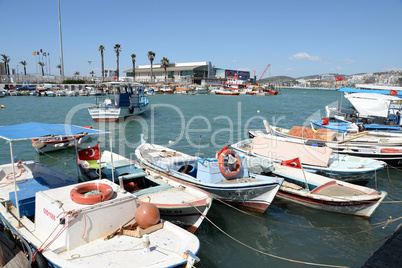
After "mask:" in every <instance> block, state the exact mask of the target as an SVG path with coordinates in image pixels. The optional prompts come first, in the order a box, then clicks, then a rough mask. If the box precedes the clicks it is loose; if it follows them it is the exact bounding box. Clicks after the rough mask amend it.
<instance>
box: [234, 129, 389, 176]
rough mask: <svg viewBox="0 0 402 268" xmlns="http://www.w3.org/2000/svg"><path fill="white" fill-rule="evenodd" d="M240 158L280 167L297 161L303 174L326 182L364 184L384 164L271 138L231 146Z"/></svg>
mask: <svg viewBox="0 0 402 268" xmlns="http://www.w3.org/2000/svg"><path fill="white" fill-rule="evenodd" d="M231 146H232V148H233V149H234V150H236V151H237V152H239V153H240V154H241V155H252V156H255V157H257V158H260V159H261V160H266V161H271V162H277V163H280V162H281V161H282V160H283V159H293V158H296V157H299V158H300V161H301V163H302V164H303V167H304V168H305V170H306V171H308V172H312V173H318V174H321V175H324V176H327V177H330V178H334V179H338V180H342V181H348V182H353V183H360V184H365V183H367V182H368V181H369V180H371V179H372V178H373V177H374V176H376V173H377V172H378V171H379V170H381V169H383V168H384V167H385V166H386V163H385V162H383V161H379V160H374V159H371V158H363V157H357V156H351V155H346V154H336V153H333V150H332V149H331V148H328V147H325V146H324V147H318V146H310V145H307V144H299V143H294V142H289V141H283V140H280V139H276V138H275V137H271V136H255V137H254V138H253V139H247V140H244V141H240V142H238V143H235V144H232V145H231Z"/></svg>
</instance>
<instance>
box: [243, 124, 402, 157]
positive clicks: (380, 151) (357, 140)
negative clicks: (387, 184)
mask: <svg viewBox="0 0 402 268" xmlns="http://www.w3.org/2000/svg"><path fill="white" fill-rule="evenodd" d="M267 132H268V133H264V132H262V131H261V130H249V136H250V137H255V136H259V137H275V138H276V139H277V140H282V141H288V142H294V143H299V144H306V145H315V146H321V147H322V146H327V147H329V148H331V149H332V150H333V152H334V153H340V154H348V155H352V156H359V157H369V158H373V159H377V160H381V161H386V162H388V163H396V164H397V163H398V162H400V161H401V160H402V134H400V133H385V132H374V131H364V132H360V133H355V134H352V133H346V132H344V133H339V132H335V131H332V130H329V129H318V130H316V131H315V132H314V130H312V129H311V128H309V127H299V126H296V127H293V128H292V129H290V130H289V129H286V128H281V127H274V126H269V127H268V129H267Z"/></svg>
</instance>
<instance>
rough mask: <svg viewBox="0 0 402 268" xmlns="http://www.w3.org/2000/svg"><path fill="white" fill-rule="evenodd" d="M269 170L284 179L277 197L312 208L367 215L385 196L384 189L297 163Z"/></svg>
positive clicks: (374, 209) (373, 210)
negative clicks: (368, 186)
mask: <svg viewBox="0 0 402 268" xmlns="http://www.w3.org/2000/svg"><path fill="white" fill-rule="evenodd" d="M284 162H286V161H284ZM296 162H297V160H296ZM272 173H273V174H275V175H277V176H280V177H282V178H284V182H283V183H282V185H281V187H280V188H279V191H278V194H277V197H278V198H281V199H285V200H288V201H291V202H294V203H297V204H300V205H303V206H307V207H310V208H314V209H320V210H326V211H331V212H337V213H342V214H350V215H355V216H361V217H365V218H369V217H371V215H372V214H373V213H374V212H375V211H376V209H377V208H378V206H379V205H380V204H381V202H382V201H383V200H384V198H385V197H386V196H387V193H386V192H384V191H376V190H374V189H371V188H367V187H364V186H360V185H355V184H351V183H348V182H343V181H338V180H335V179H330V178H327V177H324V176H321V175H317V174H312V173H310V172H304V170H303V169H302V167H301V165H300V163H299V165H298V166H297V165H296V166H295V167H289V166H286V165H281V164H275V165H274V169H273V170H272Z"/></svg>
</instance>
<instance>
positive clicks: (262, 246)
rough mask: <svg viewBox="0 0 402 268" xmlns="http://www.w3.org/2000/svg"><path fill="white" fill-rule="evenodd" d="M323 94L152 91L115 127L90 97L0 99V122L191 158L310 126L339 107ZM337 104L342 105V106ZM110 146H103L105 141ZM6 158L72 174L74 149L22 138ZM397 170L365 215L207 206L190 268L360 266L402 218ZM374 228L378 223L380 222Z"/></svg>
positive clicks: (6, 147) (123, 149)
mask: <svg viewBox="0 0 402 268" xmlns="http://www.w3.org/2000/svg"><path fill="white" fill-rule="evenodd" d="M341 96H342V95H341V93H340V92H337V91H330V90H314V89H283V90H282V92H281V95H277V96H249V95H240V96H219V95H154V96H149V99H150V103H151V105H150V108H149V109H148V111H146V112H145V113H144V114H142V115H140V116H133V117H132V118H128V119H127V120H125V121H121V122H107V123H102V122H94V121H92V119H91V117H90V116H89V113H88V110H87V107H89V106H91V105H93V104H94V103H95V97H84V96H78V97H31V96H7V97H5V98H2V99H0V105H4V106H5V108H4V109H1V110H0V125H1V126H4V125H12V124H19V123H26V122H41V123H55V124H74V125H79V126H92V127H93V128H95V129H102V130H107V131H109V132H110V135H102V136H100V137H99V138H98V137H91V138H90V139H89V140H88V141H87V142H86V144H85V145H83V146H81V147H82V148H84V147H85V146H86V145H94V144H96V143H97V142H100V145H101V148H102V149H109V148H110V146H112V147H113V148H112V150H113V152H116V153H118V154H121V155H124V156H126V157H131V158H134V150H135V148H136V147H137V146H138V145H139V143H140V134H145V136H146V138H147V139H148V142H150V143H156V144H160V145H164V146H170V147H172V148H174V149H176V150H178V151H182V152H185V153H187V154H192V155H197V156H200V157H204V156H205V157H213V156H214V155H215V152H216V151H217V150H219V149H221V148H222V147H223V146H224V145H225V144H227V143H229V144H231V143H235V142H237V141H239V140H243V139H246V138H248V134H247V131H248V129H264V125H263V122H262V120H263V119H266V120H267V121H268V122H269V123H270V124H272V125H276V126H281V127H284V128H291V127H292V126H295V125H298V126H301V125H305V126H309V119H310V118H312V119H320V118H321V116H324V115H325V105H332V106H335V105H337V103H339V102H341V100H342V98H341ZM342 104H343V105H344V103H342ZM110 141H111V142H110ZM12 147H13V151H14V156H17V157H18V159H24V160H34V161H37V162H39V163H42V164H43V165H46V166H48V167H51V168H53V169H56V170H58V171H61V172H63V173H66V174H68V175H69V176H71V177H77V176H78V169H77V166H76V162H75V154H74V150H73V149H67V150H63V151H59V152H54V153H51V154H45V155H39V154H37V153H36V152H35V150H34V148H33V147H32V145H31V142H30V141H15V142H13V143H12ZM0 150H1V153H0V164H5V163H9V162H10V161H11V160H10V144H9V143H8V142H6V141H4V140H0ZM401 171H402V167H400V168H398V167H389V168H386V169H383V170H381V171H380V172H379V173H378V174H376V179H373V180H372V181H371V182H369V184H368V185H367V186H368V187H371V188H377V189H378V190H384V191H386V192H388V197H387V198H386V199H385V202H384V203H383V204H382V205H381V206H380V207H379V208H378V209H377V211H376V212H375V213H374V214H373V216H372V217H371V218H370V219H363V218H360V217H354V216H350V215H342V214H336V213H330V212H325V211H320V210H314V209H311V208H307V207H304V206H301V205H297V204H294V203H290V202H287V201H280V200H278V199H275V200H274V202H273V204H272V205H271V206H270V207H269V208H268V210H267V211H266V212H265V213H264V214H263V215H253V214H250V213H244V212H242V211H239V210H237V209H234V208H232V207H230V206H228V205H227V204H224V203H221V202H219V201H218V200H214V203H213V207H212V209H211V210H210V211H209V213H208V215H207V219H205V220H204V222H203V223H202V225H201V226H200V228H199V229H198V230H197V232H196V233H195V234H196V235H197V236H198V238H199V239H200V242H201V247H200V251H199V252H198V254H197V255H198V257H199V258H200V259H201V262H200V263H198V264H197V265H196V266H197V267H311V266H312V265H313V264H317V265H318V266H319V267H323V266H329V267H331V266H332V267H334V266H348V267H360V266H362V264H363V263H364V262H365V261H366V260H367V259H368V258H369V257H370V256H371V254H372V253H373V252H374V251H375V250H376V249H378V248H379V247H380V246H381V245H382V244H383V243H384V241H385V239H386V237H387V236H389V235H391V234H392V233H393V232H394V230H395V229H396V227H397V226H398V224H400V223H401V222H402V221H401V220H398V221H395V222H389V223H388V224H387V221H388V220H389V219H397V218H398V217H401V216H402V213H401V212H402V204H401V203H400V202H399V203H398V202H397V201H399V200H402V191H401V190H400V189H401V188H402V180H401V174H402V173H401ZM379 223H383V224H379Z"/></svg>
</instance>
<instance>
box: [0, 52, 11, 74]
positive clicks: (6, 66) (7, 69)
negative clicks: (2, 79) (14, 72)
mask: <svg viewBox="0 0 402 268" xmlns="http://www.w3.org/2000/svg"><path fill="white" fill-rule="evenodd" d="M1 57H2V58H3V61H4V68H5V69H6V75H8V79H9V80H10V65H9V64H8V63H9V62H10V60H11V59H10V57H9V56H6V55H5V54H1Z"/></svg>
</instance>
